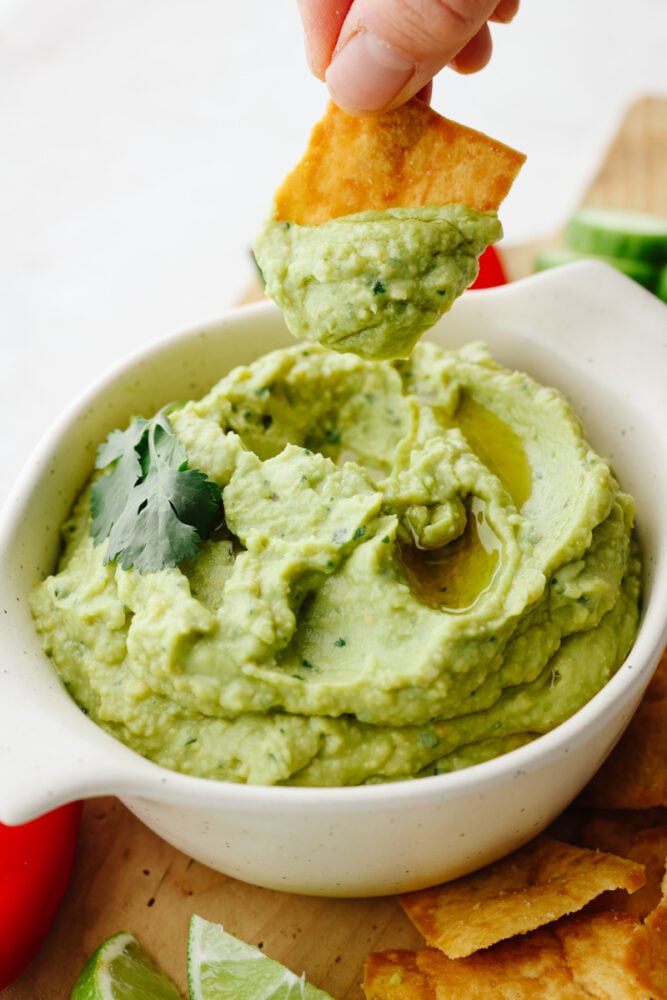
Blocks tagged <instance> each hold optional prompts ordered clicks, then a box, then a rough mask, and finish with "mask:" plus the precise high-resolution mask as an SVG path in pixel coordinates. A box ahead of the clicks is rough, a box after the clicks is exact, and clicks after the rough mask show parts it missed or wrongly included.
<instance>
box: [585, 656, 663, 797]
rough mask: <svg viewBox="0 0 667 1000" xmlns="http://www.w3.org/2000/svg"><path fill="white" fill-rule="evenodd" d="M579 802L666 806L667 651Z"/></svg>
mask: <svg viewBox="0 0 667 1000" xmlns="http://www.w3.org/2000/svg"><path fill="white" fill-rule="evenodd" d="M580 802H581V803H582V804H583V805H585V806H589V807H594V808H597V809H651V808H655V807H657V806H667V652H666V653H665V654H663V657H662V659H661V660H660V663H659V664H658V666H657V669H656V672H655V674H654V675H653V677H652V679H651V681H650V683H649V685H648V688H647V689H646V692H645V694H644V697H643V698H642V701H641V703H640V705H639V708H638V709H637V711H636V712H635V715H634V716H633V718H632V719H631V720H630V724H629V726H628V728H627V729H626V730H625V733H624V734H623V736H622V737H621V739H620V741H619V742H618V744H617V746H616V747H615V749H614V750H612V752H611V754H610V756H609V757H608V758H607V760H606V761H605V762H604V764H603V765H602V767H601V768H600V770H599V771H598V772H597V774H596V775H595V777H594V778H593V779H592V781H591V782H590V783H589V784H588V785H587V786H586V788H585V789H584V791H583V792H582V794H581V796H580Z"/></svg>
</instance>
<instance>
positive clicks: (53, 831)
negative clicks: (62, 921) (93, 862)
mask: <svg viewBox="0 0 667 1000" xmlns="http://www.w3.org/2000/svg"><path fill="white" fill-rule="evenodd" d="M80 819H81V803H80V802H75V803H73V804H72V805H67V806H62V807H61V808H60V809H55V810H54V811H53V812H50V813H47V814H46V815H45V816H40V817H39V819H35V820H32V822H30V823H25V824H23V825H22V826H4V825H3V824H2V823H0V990H3V989H4V988H5V987H6V986H9V984H10V983H11V982H12V981H13V980H14V979H16V977H17V976H19V975H20V974H21V972H23V970H24V969H25V967H26V966H27V965H28V963H29V962H30V960H31V958H32V957H33V956H34V955H35V953H36V951H37V949H38V948H39V946H40V945H41V943H42V941H43V940H44V938H45V936H46V933H47V931H48V929H49V927H50V926H51V922H52V920H53V918H54V916H55V914H56V910H57V909H58V906H59V905H60V902H61V900H62V898H63V896H64V894H65V889H66V888H67V884H68V882H69V877H70V873H71V871H72V862H73V861H74V851H75V848H76V839H77V833H78V830H79V822H80Z"/></svg>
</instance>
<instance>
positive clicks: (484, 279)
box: [470, 246, 507, 288]
mask: <svg viewBox="0 0 667 1000" xmlns="http://www.w3.org/2000/svg"><path fill="white" fill-rule="evenodd" d="M505 284H507V276H506V275H505V270H504V268H503V264H502V260H501V257H500V253H499V252H498V250H496V248H495V247H494V246H488V247H487V248H486V250H485V251H484V253H483V254H482V255H481V257H480V258H479V274H478V275H477V277H476V278H475V280H474V281H473V283H472V285H471V286H470V287H471V288H495V286H496V285H505Z"/></svg>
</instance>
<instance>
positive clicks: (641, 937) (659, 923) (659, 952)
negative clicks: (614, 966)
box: [625, 881, 667, 1000]
mask: <svg viewBox="0 0 667 1000" xmlns="http://www.w3.org/2000/svg"><path fill="white" fill-rule="evenodd" d="M664 891H665V883H664V881H663V893H664ZM625 961H626V965H627V968H628V971H629V972H630V973H631V974H632V975H633V976H634V977H635V978H636V980H637V982H638V983H639V984H641V986H642V987H643V988H644V989H646V990H648V993H647V995H648V996H650V997H651V1000H667V900H666V899H664V897H663V899H662V901H661V902H660V904H659V905H658V906H656V908H655V910H654V911H653V912H652V913H651V914H650V916H648V917H647V918H646V920H645V921H644V923H643V924H641V925H640V926H639V927H638V928H637V929H636V931H635V933H634V935H633V937H632V939H631V941H630V944H629V947H628V953H627V956H626V960H625Z"/></svg>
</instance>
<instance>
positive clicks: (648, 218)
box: [565, 207, 667, 264]
mask: <svg viewBox="0 0 667 1000" xmlns="http://www.w3.org/2000/svg"><path fill="white" fill-rule="evenodd" d="M565 243H566V245H567V246H568V247H570V249H571V250H578V251H579V252H580V253H591V254H596V255H602V256H605V257H621V258H623V259H628V258H631V259H637V260H645V261H650V262H652V263H654V264H667V218H664V217H662V216H659V215H652V214H650V213H649V212H632V211H628V210H627V209H621V208H594V207H590V208H580V209H579V210H578V211H577V212H575V213H574V215H573V216H572V218H571V219H570V221H569V223H568V225H567V227H566V230H565Z"/></svg>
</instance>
